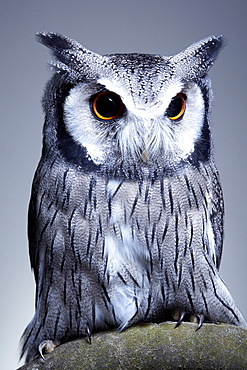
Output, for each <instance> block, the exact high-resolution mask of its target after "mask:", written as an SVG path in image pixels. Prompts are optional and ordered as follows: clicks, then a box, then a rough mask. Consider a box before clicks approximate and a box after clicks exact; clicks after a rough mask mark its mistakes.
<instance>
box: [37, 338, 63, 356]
mask: <svg viewBox="0 0 247 370" xmlns="http://www.w3.org/2000/svg"><path fill="white" fill-rule="evenodd" d="M58 345H59V343H58V342H53V341H52V340H44V341H43V342H41V343H40V344H39V348H38V349H39V353H40V356H41V357H42V358H43V360H45V358H44V354H46V353H50V352H52V351H53V350H54V349H55V348H56V347H57V346H58Z"/></svg>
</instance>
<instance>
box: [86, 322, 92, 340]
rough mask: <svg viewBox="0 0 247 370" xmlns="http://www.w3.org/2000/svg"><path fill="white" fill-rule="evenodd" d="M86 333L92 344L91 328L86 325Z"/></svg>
mask: <svg viewBox="0 0 247 370" xmlns="http://www.w3.org/2000/svg"><path fill="white" fill-rule="evenodd" d="M86 335H87V339H88V343H89V344H91V343H92V342H91V331H90V329H89V326H88V325H86Z"/></svg>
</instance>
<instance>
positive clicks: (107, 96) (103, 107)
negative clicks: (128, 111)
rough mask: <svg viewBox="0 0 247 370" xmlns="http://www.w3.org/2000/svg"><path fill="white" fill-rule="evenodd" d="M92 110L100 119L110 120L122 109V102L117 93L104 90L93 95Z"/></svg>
mask: <svg viewBox="0 0 247 370" xmlns="http://www.w3.org/2000/svg"><path fill="white" fill-rule="evenodd" d="M92 110H93V113H94V114H95V116H96V117H98V118H100V119H102V120H104V121H105V120H111V119H114V118H116V117H117V116H119V115H120V114H121V113H122V111H123V102H122V100H121V98H120V96H119V95H117V94H115V93H113V92H111V91H105V92H101V93H99V94H97V95H95V96H94V97H93V100H92Z"/></svg>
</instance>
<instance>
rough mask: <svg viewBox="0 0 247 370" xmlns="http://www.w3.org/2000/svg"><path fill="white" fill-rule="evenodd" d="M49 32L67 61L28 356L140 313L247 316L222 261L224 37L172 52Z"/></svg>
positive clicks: (32, 212)
mask: <svg viewBox="0 0 247 370" xmlns="http://www.w3.org/2000/svg"><path fill="white" fill-rule="evenodd" d="M37 38H38V40H39V41H40V42H41V43H42V44H44V45H45V46H47V47H49V48H50V49H51V51H52V53H53V55H54V56H55V61H54V62H53V63H52V64H53V69H54V74H53V77H52V78H51V80H50V81H49V82H48V84H47V86H46V89H45V93H44V97H43V108H44V112H45V124H44V131H43V150H42V156H41V160H40V162H39V165H38V168H37V170H36V174H35V177H34V181H33V187H32V195H31V200H30V205H29V217H28V219H29V222H28V236H29V253H30V260H31V266H32V268H33V270H34V275H35V280H36V311H35V315H34V317H33V319H32V321H31V322H30V324H29V325H28V326H27V328H26V330H25V332H24V334H23V337H22V342H23V343H22V346H23V347H22V355H24V354H26V361H30V360H31V359H33V358H34V357H35V356H36V355H37V354H39V352H40V353H41V355H42V352H43V351H45V350H49V348H50V347H49V346H51V347H52V348H54V347H55V346H56V345H57V344H59V343H63V342H66V341H69V340H72V339H75V338H80V337H83V336H87V337H88V339H90V335H91V333H93V332H97V331H100V330H105V329H108V328H118V329H120V330H123V329H125V328H127V327H129V326H130V325H134V324H136V323H139V322H162V321H166V320H172V319H173V318H176V320H177V325H176V326H178V325H179V324H180V323H181V321H182V320H186V319H188V318H189V317H190V316H193V317H194V318H195V317H196V318H197V319H198V327H200V326H201V325H202V323H203V321H204V320H205V321H208V322H212V323H229V324H233V325H238V326H242V327H247V324H246V321H245V319H244V318H243V316H242V314H241V313H240V311H239V309H238V308H237V307H236V305H235V303H234V301H233V299H232V297H231V295H230V293H229V291H228V289H227V288H226V286H225V284H224V283H223V281H222V279H221V277H220V275H219V272H218V270H219V265H220V260H221V252H222V239H223V218H224V216H223V197H222V190H221V185H220V180H219V176H218V172H217V169H216V167H215V163H214V158H213V149H212V138H211V129H210V123H209V117H210V112H211V105H212V91H211V85H210V80H209V77H208V75H207V73H208V71H209V69H210V67H211V66H212V65H213V63H214V61H215V59H216V57H217V55H218V53H219V51H220V50H221V48H222V47H223V46H224V39H223V38H222V36H219V37H215V36H212V37H208V38H206V39H204V40H202V41H200V42H198V43H195V44H193V45H191V46H190V47H188V48H187V49H186V50H185V51H183V52H180V53H179V54H177V55H175V56H171V57H164V56H160V55H149V54H138V53H132V54H111V55H104V56H101V55H98V54H96V53H93V52H91V51H89V50H87V49H86V48H84V47H82V46H81V45H80V44H79V43H78V42H76V41H74V40H71V39H68V38H67V37H65V36H62V35H60V34H56V33H40V34H38V35H37ZM164 340H165V338H164Z"/></svg>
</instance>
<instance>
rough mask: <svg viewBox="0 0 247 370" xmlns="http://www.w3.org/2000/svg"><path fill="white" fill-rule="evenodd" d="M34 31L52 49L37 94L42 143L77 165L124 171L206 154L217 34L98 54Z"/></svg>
mask: <svg viewBox="0 0 247 370" xmlns="http://www.w3.org/2000/svg"><path fill="white" fill-rule="evenodd" d="M37 38H38V40H39V41H40V42H41V43H43V44H44V45H46V46H48V47H49V48H50V49H51V50H52V52H53V55H54V56H55V57H56V60H55V61H54V62H53V63H52V64H53V67H54V70H55V73H54V76H53V78H52V79H51V81H50V82H49V83H48V85H47V88H46V91H45V95H44V99H43V103H44V110H45V114H46V124H45V129H44V148H45V150H44V151H49V153H51V152H52V153H54V155H62V157H63V158H64V160H66V161H68V162H70V163H72V164H73V165H75V166H77V167H80V168H82V167H83V170H88V171H90V170H92V169H93V170H97V171H101V172H104V173H108V174H111V173H112V174H114V175H115V176H117V175H119V176H125V177H128V178H132V177H136V176H138V177H143V176H151V177H153V176H157V175H159V174H162V175H164V173H168V172H171V171H174V170H175V169H177V168H178V167H179V166H183V165H186V164H190V165H194V166H196V165H198V164H199V162H201V161H204V162H205V161H208V160H209V159H210V156H211V134H210V127H209V114H210V107H211V100H212V94H211V87H210V81H209V78H208V76H207V73H208V71H209V69H210V67H211V66H212V65H213V63H214V61H215V59H216V57H217V55H218V53H219V51H220V50H221V48H222V47H223V45H224V40H223V37H222V36H219V37H216V36H212V37H208V38H206V39H204V40H202V41H200V42H198V43H195V44H193V45H191V46H190V47H188V48H187V49H186V50H185V51H183V52H181V53H179V54H177V55H175V56H171V57H164V56H160V55H150V54H137V53H134V54H111V55H103V56H101V55H98V54H96V53H93V52H91V51H89V50H87V49H85V48H84V47H82V46H81V45H80V44H79V43H78V42H76V41H74V40H71V39H68V38H67V37H65V36H62V35H59V34H55V33H39V34H38V35H37Z"/></svg>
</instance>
